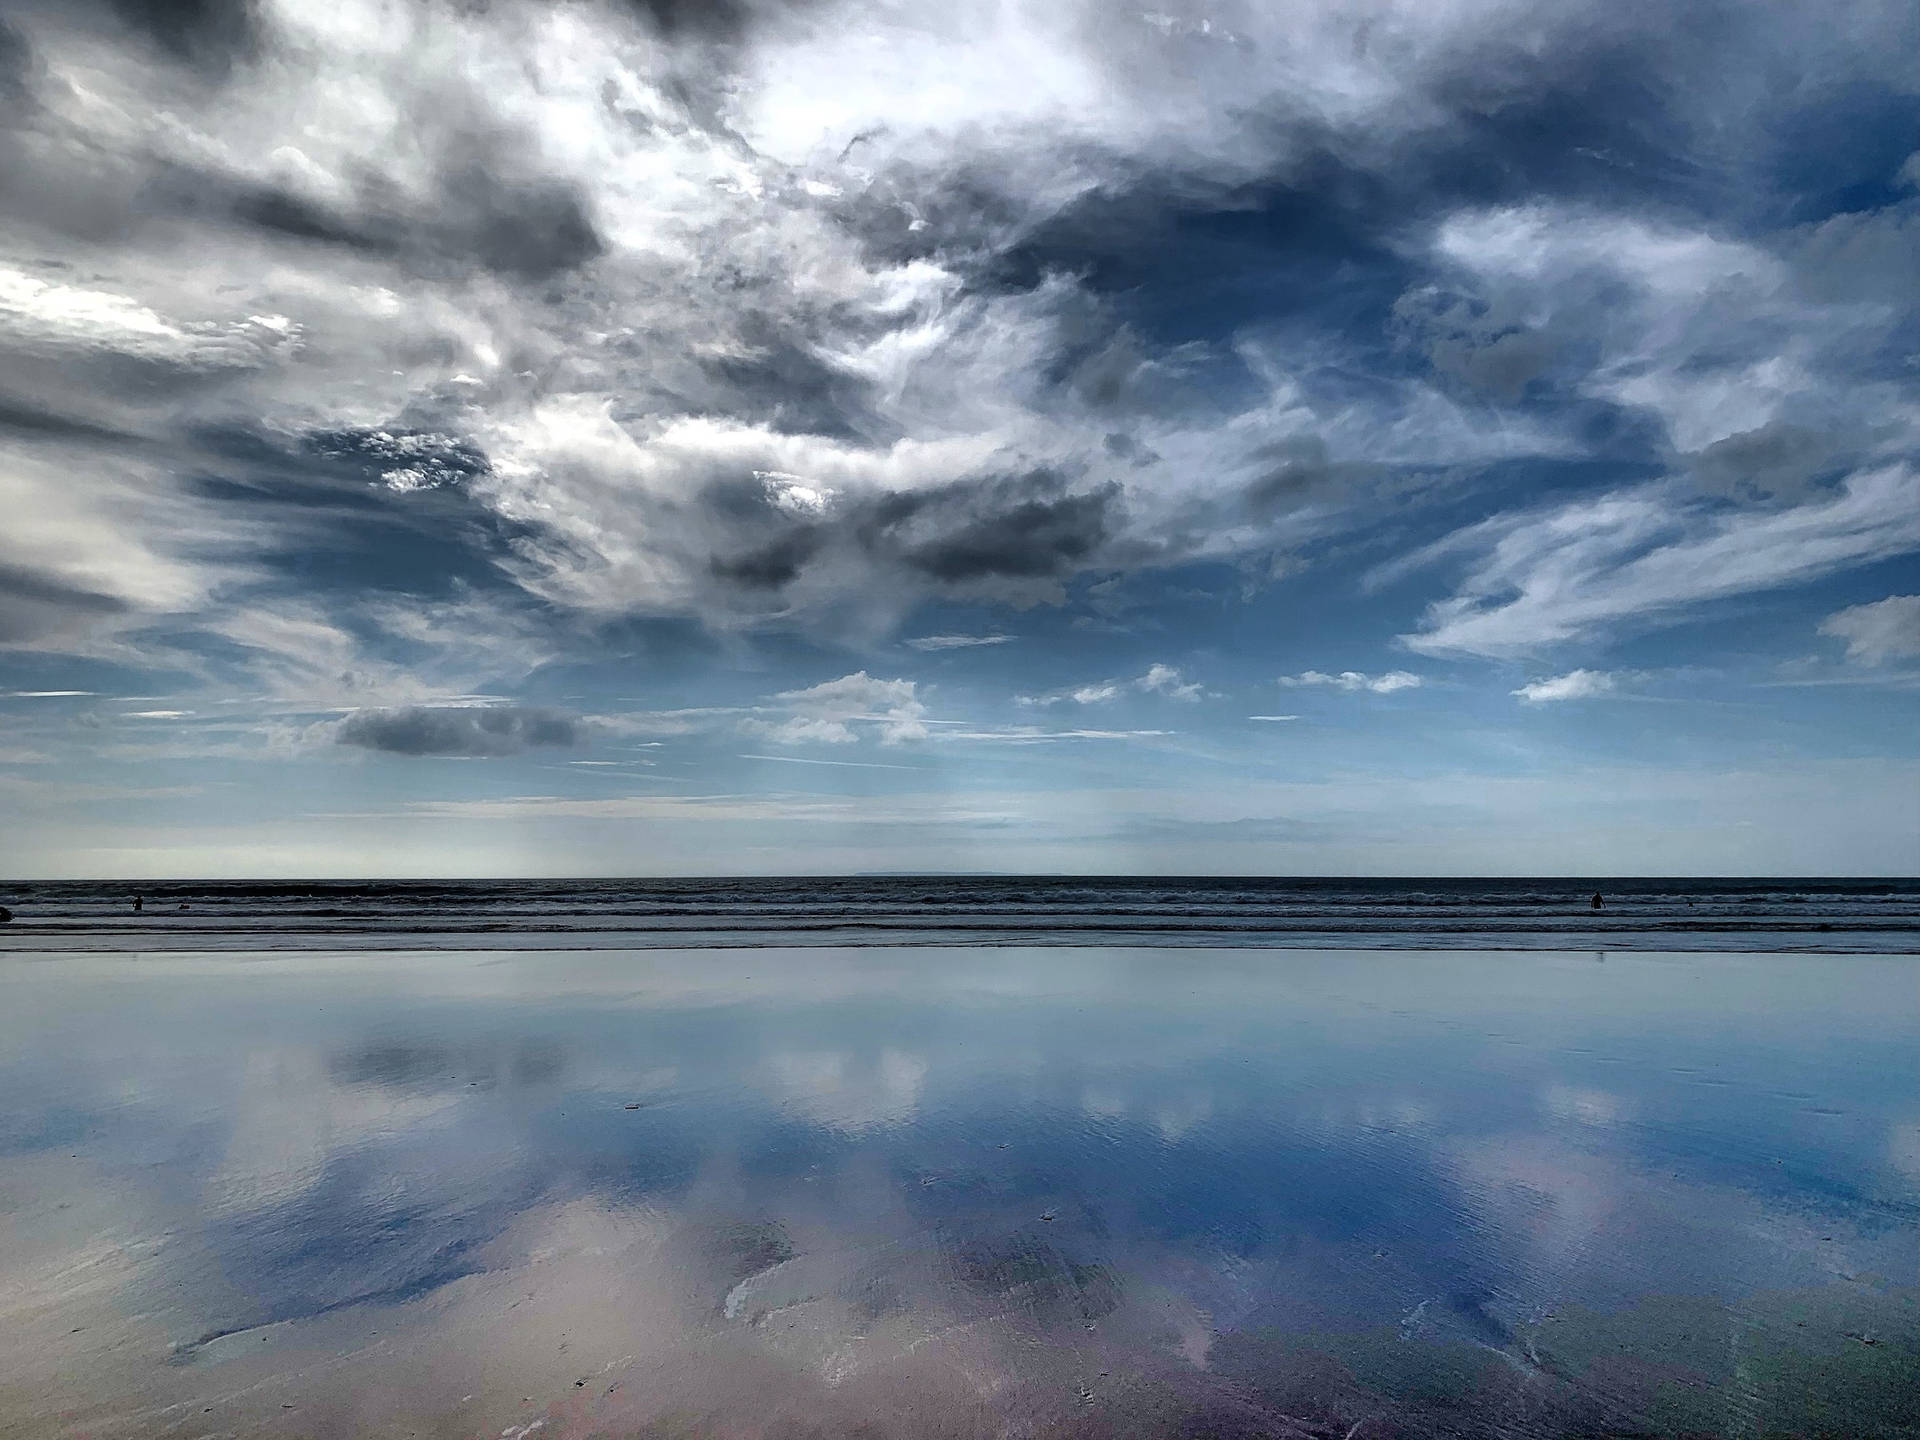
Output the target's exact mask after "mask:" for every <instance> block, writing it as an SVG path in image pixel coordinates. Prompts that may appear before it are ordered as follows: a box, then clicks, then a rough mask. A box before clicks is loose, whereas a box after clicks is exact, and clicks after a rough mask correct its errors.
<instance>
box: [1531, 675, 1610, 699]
mask: <svg viewBox="0 0 1920 1440" xmlns="http://www.w3.org/2000/svg"><path fill="white" fill-rule="evenodd" d="M1613 684H1614V681H1613V676H1612V675H1610V674H1608V673H1607V672H1606V671H1604V670H1569V671H1568V672H1567V673H1566V674H1564V675H1555V676H1552V677H1550V678H1548V679H1545V680H1530V681H1528V682H1527V683H1526V684H1525V685H1522V686H1521V687H1520V688H1519V689H1518V690H1515V691H1514V692H1513V693H1514V694H1515V695H1518V696H1519V697H1520V698H1521V699H1522V700H1525V701H1526V702H1527V703H1528V704H1529V705H1541V704H1545V703H1546V702H1547V701H1549V700H1591V699H1592V698H1593V697H1594V696H1596V695H1607V694H1610V693H1612V690H1613Z"/></svg>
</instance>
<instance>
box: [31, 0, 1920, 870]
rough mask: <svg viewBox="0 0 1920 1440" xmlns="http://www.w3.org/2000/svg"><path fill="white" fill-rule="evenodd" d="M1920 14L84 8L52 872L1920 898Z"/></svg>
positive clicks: (36, 90) (59, 508) (60, 287)
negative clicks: (1173, 876)
mask: <svg viewBox="0 0 1920 1440" xmlns="http://www.w3.org/2000/svg"><path fill="white" fill-rule="evenodd" d="M1916 55H1920V9H1916V8H1915V7H1914V6H1913V5H1912V4H1911V3H1910V0H1887V3H1877V0H1835V3H1832V4H1828V5H1822V6H1818V7H1810V6H1805V5H1790V4H1785V3H1764V0H1739V3H1734V0H1725V3H1704V0H1661V3H1651V0H1649V3H1639V0H1625V3H1622V0H1609V3H1606V4H1598V3H1534V0H1353V3H1340V4H1334V3H1330V0H1300V3H1277V0H1260V3H1231V0H1222V3H1214V4H1209V3H1193V4H1186V3H1176V0H1154V3H1153V4H1152V6H1151V7H1150V8H1144V9H1133V8H1129V7H1127V6H1125V5H1120V4H1114V3H1110V0H1098V3H1096V0H1045V3H1041V0H886V3H878V0H780V3H776V0H710V3H700V0H607V3H591V0H391V3H389V0H327V3H326V4H316V3H312V0H297V3H296V0H167V3H159V0H154V3H142V0H12V3H10V4H9V5H8V6H7V7H6V8H5V10H4V12H0V515H3V516H4V517H5V519H4V522H3V523H0V815H4V816H6V817H7V823H6V824H5V825H4V826H0V874H5V875H11V876H14V877H16V878H38V877H61V876H72V877H94V876H128V877H139V876H185V875H209V876H249V875H258V876H290V875H315V876H360V875H365V876H381V875H391V876H402V875H419V876H448V875H472V876H494V875H500V876H506V875H556V874H583V875H584V874H599V875H608V874H613V875H626V874H631V875H645V874H656V873H660V874H664V873H676V874H685V873H713V874H728V873H826V872H843V871H873V870H879V871H902V870H937V871H968V870H994V871H1020V870H1032V871H1048V872H1057V871H1067V872H1089V873H1100V872H1106V873H1152V872H1169V873H1171V872H1217V873H1276V874H1341V873H1361V874H1384V875H1393V874H1421V875H1431V874H1466V875H1473V874H1514V873H1519V874H1774V873H1779V874H1792V873H1805V874H1913V873H1916V872H1920V818H1916V817H1920V745H1917V744H1916V736H1917V735H1920V723H1917V722H1920V66H1916V65H1915V63H1914V57H1915V56H1916Z"/></svg>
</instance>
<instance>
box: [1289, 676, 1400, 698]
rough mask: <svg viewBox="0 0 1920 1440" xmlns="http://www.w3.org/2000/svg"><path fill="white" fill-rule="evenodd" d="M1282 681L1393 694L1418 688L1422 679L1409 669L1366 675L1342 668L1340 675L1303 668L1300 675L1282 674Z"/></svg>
mask: <svg viewBox="0 0 1920 1440" xmlns="http://www.w3.org/2000/svg"><path fill="white" fill-rule="evenodd" d="M1280 683H1281V684H1282V685H1286V686H1289V687H1300V686H1308V685H1329V686H1332V687H1333V688H1334V689H1336V690H1347V691H1355V690H1365V691H1368V692H1369V693H1371V694H1374V695H1391V694H1393V693H1394V691H1396V690H1415V689H1418V688H1419V686H1420V683H1421V681H1420V677H1419V676H1418V675H1415V674H1413V673H1412V672H1411V671H1408V670H1389V671H1387V672H1386V673H1385V674H1384V675H1365V674H1362V673H1361V672H1360V671H1358V670H1342V671H1341V672H1340V673H1339V674H1338V675H1329V674H1327V673H1326V672H1325V671H1324V670H1302V671H1301V672H1300V673H1299V674H1298V675H1282V676H1281V677H1280Z"/></svg>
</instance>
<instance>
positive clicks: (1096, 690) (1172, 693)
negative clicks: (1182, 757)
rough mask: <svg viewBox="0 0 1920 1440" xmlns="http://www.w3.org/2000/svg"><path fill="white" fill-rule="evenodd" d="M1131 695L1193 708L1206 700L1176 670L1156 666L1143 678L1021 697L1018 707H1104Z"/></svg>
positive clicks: (1092, 684)
mask: <svg viewBox="0 0 1920 1440" xmlns="http://www.w3.org/2000/svg"><path fill="white" fill-rule="evenodd" d="M1128 693H1133V694H1141V695H1163V696H1165V697H1166V698H1167V699H1169V700H1178V701H1181V702H1182V703H1185V704H1192V703H1194V702H1196V701H1198V700H1200V699H1201V698H1202V697H1204V696H1205V694H1206V691H1205V690H1203V689H1202V688H1201V687H1200V686H1199V685H1198V684H1195V683H1192V682H1189V681H1187V680H1184V679H1182V678H1181V674H1180V671H1179V670H1178V669H1177V668H1176V667H1174V666H1172V665H1166V664H1161V663H1158V662H1156V663H1155V664H1153V665H1150V666H1149V667H1148V668H1147V671H1146V673H1145V674H1144V675H1137V676H1135V677H1134V678H1133V679H1131V680H1098V681H1094V682H1092V683H1090V684H1086V685H1077V686H1075V687H1073V688H1072V689H1070V690H1060V691H1056V692H1054V693H1053V694H1051V695H1020V696H1017V697H1015V703H1016V704H1020V705H1058V704H1061V703H1063V702H1066V701H1071V702H1072V703H1073V704H1075V705H1104V704H1106V703H1107V702H1108V701H1110V700H1117V699H1119V698H1120V697H1121V696H1122V695H1125V694H1128Z"/></svg>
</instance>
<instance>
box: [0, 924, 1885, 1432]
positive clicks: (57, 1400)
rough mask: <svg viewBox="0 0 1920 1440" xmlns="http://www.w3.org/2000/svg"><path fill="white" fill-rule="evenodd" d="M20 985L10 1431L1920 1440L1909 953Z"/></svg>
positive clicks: (624, 961)
mask: <svg viewBox="0 0 1920 1440" xmlns="http://www.w3.org/2000/svg"><path fill="white" fill-rule="evenodd" d="M0 986H4V991H5V996H6V1001H7V1003H6V1005H5V1007H4V1009H3V1010H0V1335H4V1336H5V1337H6V1338H5V1341H4V1343H0V1434H4V1435H8V1436H14V1435H18V1436H39V1435H86V1436H98V1437H117V1436H146V1435H165V1436H211V1435H258V1434H270V1435H289V1436H291V1435H302V1436H304V1435H316V1436H317V1435H325V1436H346V1435H361V1434H365V1435H382V1436H386V1435H392V1436H404V1435H418V1436H454V1435H460V1436H480V1435H486V1436H499V1437H506V1440H525V1437H529V1436H533V1435H536V1434H537V1435H539V1436H541V1437H543V1440H546V1437H560V1436H588V1435H646V1436H669V1435H674V1436H680V1435H684V1436H706V1435H714V1436H721V1435H724V1436H769V1437H774V1436H778V1437H800V1436H815V1435H819V1436H827V1435H834V1436H838V1435H848V1434H860V1435H866V1436H1004V1435H1033V1436H1039V1435H1047V1436H1051V1435H1074V1436H1080V1435H1085V1436H1106V1435H1127V1436H1161V1435H1182V1436H1202V1435H1205V1436H1255V1435H1260V1436H1325V1437H1334V1440H1342V1437H1345V1440H1365V1437H1381V1436H1388V1435H1407V1436H1414V1435H1435V1434H1444V1435H1457V1436H1532V1435H1540V1436H1557V1435H1615V1434H1633V1435H1726V1436H1736V1435H1737V1436H1748V1435H1756V1436H1757V1435H1832V1436H1843V1435H1844V1436H1909V1437H1910V1436H1912V1435H1914V1434H1916V1433H1920V1284H1917V1281H1916V1276H1917V1275H1920V1238H1917V1237H1920V1224H1917V1223H1916V1222H1920V967H1917V964H1916V961H1915V960H1914V959H1913V958H1912V957H1877V956H1859V955H1852V956H1809V955H1729V954H1691V955H1665V954H1644V953H1643V954H1634V955H1600V954H1555V953H1478V952H1471V951H1454V952H1436V953H1418V954H1414V953H1404V952H1392V951H1371V952H1367V951H1351V950H1346V951H1340V952H1317V951H1256V950H1228V951H1207V950H1197V949H1182V950H1152V949H1084V950H1067V949H1015V948H1000V949H970V948H953V949H942V948H913V949H859V950H834V949H823V948H810V949H804V950H800V949H781V948H763V949H752V950H747V949H730V950H684V951H663V950H650V951H645V952H619V951H591V952H559V951H544V952H536V951H527V952H509V951H498V950H493V951H486V952H471V951H462V952H452V951H442V952H410V953H393V952H386V953H377V954H372V953H333V954H279V955H272V956H267V955H247V954H235V953H228V954H221V955H191V954H169V955H165V956H148V957H142V956H140V955H132V954H127V955H104V956H101V955H87V956H74V955H62V956H53V955H32V954H14V955H8V956H0Z"/></svg>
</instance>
